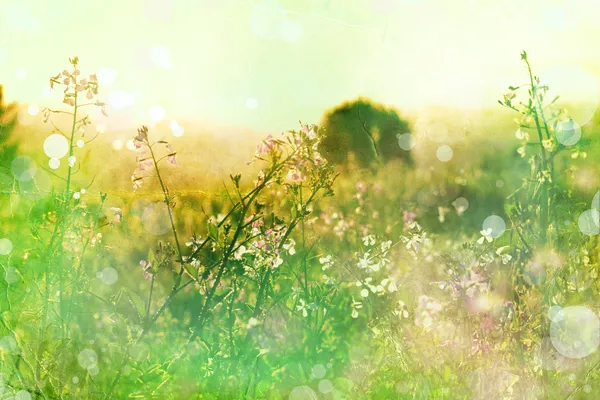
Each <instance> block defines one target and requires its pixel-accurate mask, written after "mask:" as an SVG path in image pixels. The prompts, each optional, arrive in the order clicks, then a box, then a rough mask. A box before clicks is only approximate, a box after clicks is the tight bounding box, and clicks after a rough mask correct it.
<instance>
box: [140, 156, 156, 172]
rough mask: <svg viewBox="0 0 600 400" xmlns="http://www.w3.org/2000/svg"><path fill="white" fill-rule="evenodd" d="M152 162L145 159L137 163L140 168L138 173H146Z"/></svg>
mask: <svg viewBox="0 0 600 400" xmlns="http://www.w3.org/2000/svg"><path fill="white" fill-rule="evenodd" d="M152 165H153V164H152V160H150V159H145V160H142V161H139V166H140V171H146V170H148V169H150V168H151V167H152Z"/></svg>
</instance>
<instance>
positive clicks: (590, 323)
mask: <svg viewBox="0 0 600 400" xmlns="http://www.w3.org/2000/svg"><path fill="white" fill-rule="evenodd" d="M561 317H562V318H555V321H552V322H551V324H550V338H551V339H552V345H553V346H554V348H555V349H556V351H558V352H559V353H560V354H562V355H563V356H565V357H567V358H584V357H587V356H589V355H590V354H592V352H594V350H596V348H597V347H598V345H600V319H598V316H597V315H596V314H594V312H593V311H591V310H590V309H589V308H587V307H583V306H572V307H565V308H563V309H562V315H561Z"/></svg>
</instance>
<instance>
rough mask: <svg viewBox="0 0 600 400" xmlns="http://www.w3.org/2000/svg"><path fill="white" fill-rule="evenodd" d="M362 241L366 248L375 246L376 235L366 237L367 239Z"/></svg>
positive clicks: (364, 238)
mask: <svg viewBox="0 0 600 400" xmlns="http://www.w3.org/2000/svg"><path fill="white" fill-rule="evenodd" d="M362 241H363V244H364V245H365V246H373V245H374V244H375V236H374V235H368V236H365V237H363V239H362Z"/></svg>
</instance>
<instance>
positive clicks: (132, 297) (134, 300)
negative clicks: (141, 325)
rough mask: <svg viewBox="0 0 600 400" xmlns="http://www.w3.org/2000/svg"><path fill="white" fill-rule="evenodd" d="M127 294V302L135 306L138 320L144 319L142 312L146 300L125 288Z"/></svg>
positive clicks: (143, 311)
mask: <svg viewBox="0 0 600 400" xmlns="http://www.w3.org/2000/svg"><path fill="white" fill-rule="evenodd" d="M127 295H128V297H129V302H130V303H131V304H132V305H133V307H134V308H135V311H136V313H137V315H138V317H139V319H140V322H143V320H144V313H145V310H146V302H145V301H144V300H142V298H141V297H140V296H139V295H138V294H137V293H135V292H133V291H131V290H129V289H127Z"/></svg>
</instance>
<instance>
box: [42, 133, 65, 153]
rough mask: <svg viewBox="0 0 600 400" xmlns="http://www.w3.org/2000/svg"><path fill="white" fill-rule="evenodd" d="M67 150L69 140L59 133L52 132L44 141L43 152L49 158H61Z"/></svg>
mask: <svg viewBox="0 0 600 400" xmlns="http://www.w3.org/2000/svg"><path fill="white" fill-rule="evenodd" d="M68 152H69V141H68V140H67V138H66V137H64V136H63V135H61V134H58V133H54V134H52V135H50V136H48V137H47V138H46V140H45V141H44V153H46V155H47V156H48V157H50V158H63V157H64V156H66V155H67V153H68Z"/></svg>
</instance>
